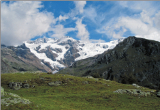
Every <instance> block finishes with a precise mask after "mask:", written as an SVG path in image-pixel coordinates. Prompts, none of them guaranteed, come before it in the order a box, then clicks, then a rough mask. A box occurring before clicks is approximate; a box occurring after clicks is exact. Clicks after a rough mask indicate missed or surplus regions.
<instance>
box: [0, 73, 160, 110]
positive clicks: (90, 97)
mask: <svg viewBox="0 0 160 110" xmlns="http://www.w3.org/2000/svg"><path fill="white" fill-rule="evenodd" d="M43 78H44V79H48V80H42V79H43ZM24 81H27V83H29V85H35V88H32V87H30V88H29V89H26V88H21V89H19V90H12V89H10V88H9V87H8V85H7V84H8V83H9V82H24ZM53 81H62V84H61V85H60V86H49V85H48V83H49V82H53ZM84 82H85V83H84ZM86 82H87V83H86ZM1 86H2V87H3V88H4V90H5V91H6V92H8V93H14V94H17V95H19V96H20V97H22V98H25V99H28V100H29V101H31V102H32V103H31V104H21V103H18V104H14V105H9V106H5V105H1V109H2V110H132V109H134V110H135V109H136V110H142V109H143V110H158V109H160V103H159V102H160V98H158V97H157V96H156V95H155V94H154V93H152V95H151V96H147V97H139V96H133V95H127V94H118V93H113V91H116V90H117V89H136V88H135V87H134V86H132V85H129V84H121V83H117V82H115V81H107V80H103V79H101V78H99V79H98V81H97V79H96V80H95V78H85V77H76V76H71V75H67V74H65V75H64V74H54V75H53V74H47V73H23V74H22V73H14V74H13V73H8V74H1ZM140 89H141V90H143V91H150V90H151V89H148V88H144V87H141V88H140ZM4 98H6V96H5V97H2V99H4Z"/></svg>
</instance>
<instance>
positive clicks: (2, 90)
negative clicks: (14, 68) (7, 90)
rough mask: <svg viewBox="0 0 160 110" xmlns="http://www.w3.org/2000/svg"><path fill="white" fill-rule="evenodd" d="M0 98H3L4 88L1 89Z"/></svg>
mask: <svg viewBox="0 0 160 110" xmlns="http://www.w3.org/2000/svg"><path fill="white" fill-rule="evenodd" d="M1 97H4V88H3V87H1Z"/></svg>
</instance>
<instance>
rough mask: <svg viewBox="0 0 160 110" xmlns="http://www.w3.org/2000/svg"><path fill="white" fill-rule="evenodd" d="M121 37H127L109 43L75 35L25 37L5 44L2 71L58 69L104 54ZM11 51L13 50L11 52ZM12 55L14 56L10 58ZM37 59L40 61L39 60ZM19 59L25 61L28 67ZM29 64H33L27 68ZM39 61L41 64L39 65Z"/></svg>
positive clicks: (2, 46)
mask: <svg viewBox="0 0 160 110" xmlns="http://www.w3.org/2000/svg"><path fill="white" fill-rule="evenodd" d="M121 41H123V38H122V39H119V40H115V41H111V42H107V43H91V42H82V41H78V40H75V39H73V38H71V37H65V38H61V39H52V38H46V37H44V38H38V39H36V40H35V41H25V42H24V43H23V44H22V45H19V46H5V45H3V44H2V45H1V52H2V56H1V62H2V64H3V65H2V68H3V69H2V73H7V72H13V71H14V72H16V71H30V70H31V71H32V70H34V71H37V70H40V71H43V72H54V73H55V71H59V70H61V69H64V68H66V67H69V66H70V65H72V64H73V63H74V62H75V61H77V60H80V59H85V58H88V57H92V56H94V55H97V54H101V53H103V52H104V51H106V50H108V49H110V48H113V47H115V45H116V44H118V43H119V42H121ZM7 53H9V54H8V55H7ZM11 53H12V54H11ZM29 54H30V55H31V56H32V58H31V57H30V56H29ZM4 59H7V60H4ZM10 59H14V60H11V61H10ZM18 61H20V62H18ZM34 61H36V63H35V62H34ZM15 63H16V64H15ZM18 63H19V64H24V65H25V67H23V66H22V65H19V64H18ZM28 64H29V68H28V69H27V68H26V67H27V65H28ZM36 64H37V65H39V66H38V67H37V66H36ZM15 65H17V67H15ZM30 65H32V66H30ZM18 66H19V67H18ZM6 67H7V68H10V69H9V71H7V70H6V69H7V68H6ZM5 68H6V69H5ZM20 68H21V69H20ZM31 68H32V69H31ZM33 68H34V69H33Z"/></svg>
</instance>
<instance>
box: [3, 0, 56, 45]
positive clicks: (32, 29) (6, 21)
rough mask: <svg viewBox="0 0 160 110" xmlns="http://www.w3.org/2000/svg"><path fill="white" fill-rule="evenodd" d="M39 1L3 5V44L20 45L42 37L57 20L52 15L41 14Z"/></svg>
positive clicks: (47, 13)
mask: <svg viewBox="0 0 160 110" xmlns="http://www.w3.org/2000/svg"><path fill="white" fill-rule="evenodd" d="M42 7H43V6H42V5H41V2H38V1H36V2H35V1H18V2H12V3H10V4H6V3H5V2H2V3H1V43H3V44H6V45H19V44H21V43H22V42H23V41H26V40H30V39H31V38H33V37H35V36H38V35H42V34H44V33H45V32H47V31H48V30H49V28H50V24H51V23H55V22H56V20H55V19H54V16H53V14H52V13H49V12H39V9H38V8H42Z"/></svg>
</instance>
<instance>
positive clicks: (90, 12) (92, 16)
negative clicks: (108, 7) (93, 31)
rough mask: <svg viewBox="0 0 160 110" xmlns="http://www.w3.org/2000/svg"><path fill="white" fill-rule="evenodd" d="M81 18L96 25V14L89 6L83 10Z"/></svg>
mask: <svg viewBox="0 0 160 110" xmlns="http://www.w3.org/2000/svg"><path fill="white" fill-rule="evenodd" d="M83 16H84V17H87V18H89V19H91V20H92V22H94V23H96V21H95V18H96V17H97V12H96V10H95V8H93V7H91V6H90V7H88V8H86V9H84V14H83Z"/></svg>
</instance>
